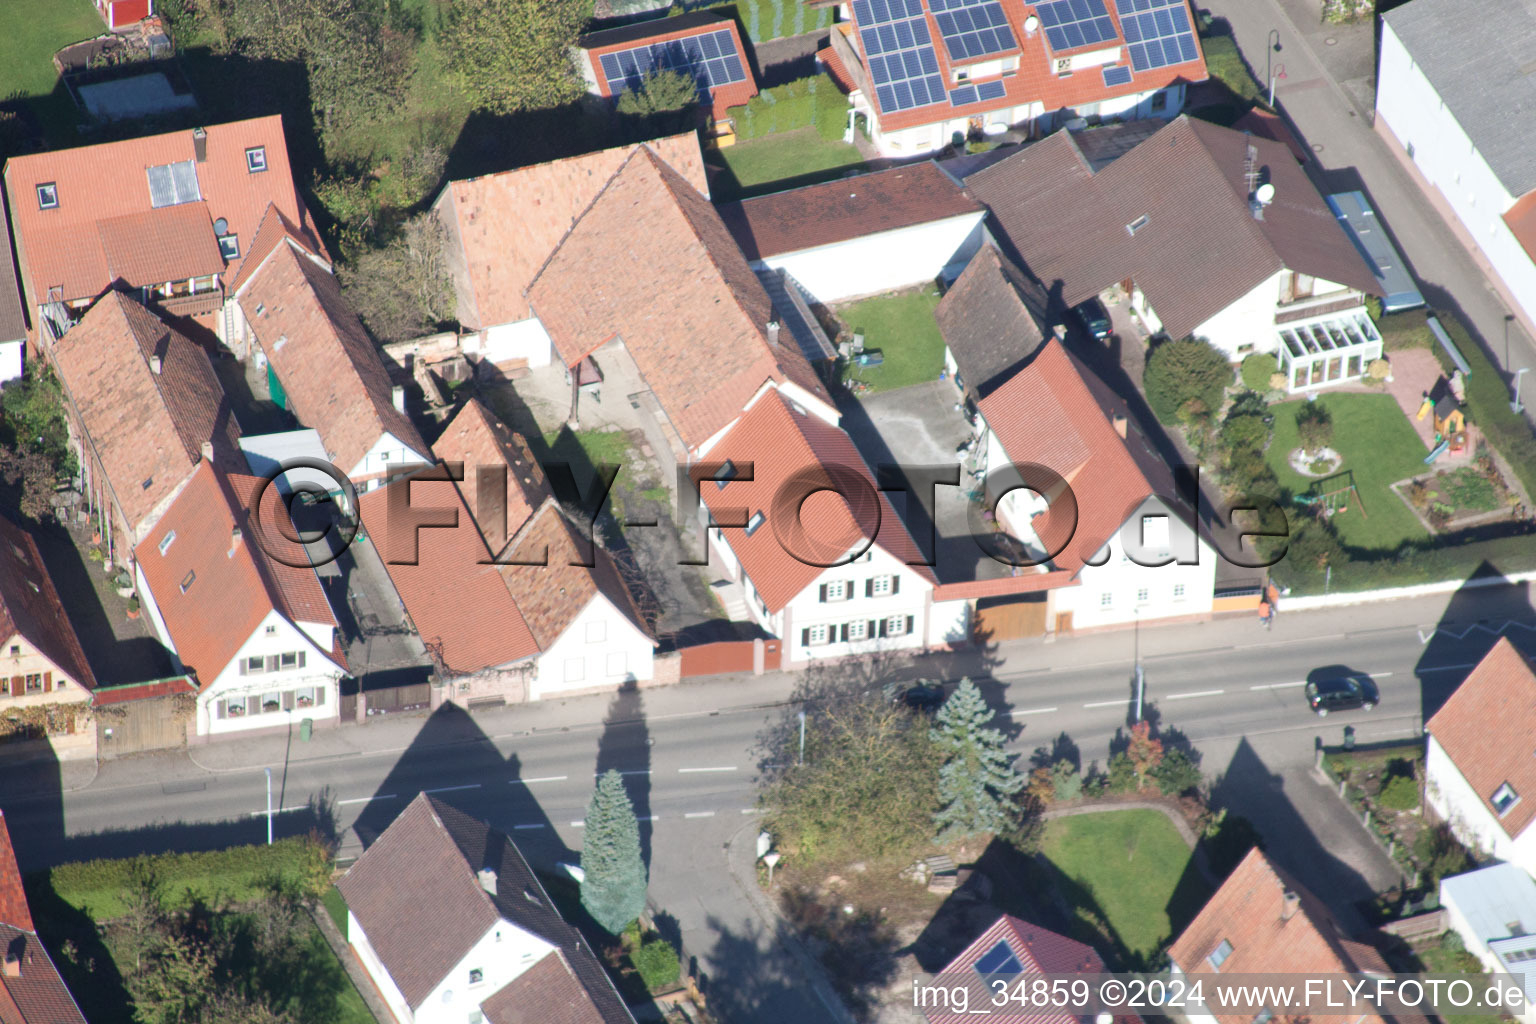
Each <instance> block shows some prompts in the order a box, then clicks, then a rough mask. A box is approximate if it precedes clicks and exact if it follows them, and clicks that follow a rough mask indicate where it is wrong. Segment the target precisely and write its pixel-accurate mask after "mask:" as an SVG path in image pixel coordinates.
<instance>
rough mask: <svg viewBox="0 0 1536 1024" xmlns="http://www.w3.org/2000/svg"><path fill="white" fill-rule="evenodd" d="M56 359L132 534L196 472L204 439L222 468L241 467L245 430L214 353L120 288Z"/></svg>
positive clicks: (56, 350) (64, 344) (80, 327)
mask: <svg viewBox="0 0 1536 1024" xmlns="http://www.w3.org/2000/svg"><path fill="white" fill-rule="evenodd" d="M157 356H158V357H159V359H160V372H159V373H158V374H157V373H155V372H154V370H153V368H152V360H153V359H154V358H155V357H157ZM54 363H55V365H56V366H57V367H58V371H59V378H60V383H61V384H62V385H63V387H64V391H65V394H66V395H67V396H68V399H69V401H70V403H71V404H72V405H73V406H74V409H75V412H76V413H77V414H78V416H79V418H80V423H81V425H82V426H83V427H84V429H85V433H86V435H87V442H88V451H89V452H90V453H91V454H93V455H94V456H95V457H96V458H97V459H98V460H100V463H101V467H102V470H103V472H105V474H106V476H107V481H108V483H109V484H110V485H111V487H112V491H113V493H114V494H115V495H116V497H117V501H118V503H119V504H120V505H121V506H122V508H123V512H124V514H125V515H126V516H127V518H128V521H129V523H131V524H132V525H133V527H134V528H135V529H137V528H138V527H139V524H140V523H141V522H143V520H144V519H145V517H146V516H148V515H149V514H150V513H151V512H152V511H153V510H154V509H155V508H157V507H158V506H159V505H160V503H161V502H163V501H164V500H165V499H166V498H167V497H169V496H170V495H171V494H172V493H174V492H175V491H176V489H177V488H179V487H180V486H181V485H182V484H183V483H184V482H185V481H186V479H187V477H189V476H191V474H192V471H193V469H194V468H195V467H196V466H197V463H198V461H199V459H201V457H202V446H203V442H204V441H211V442H212V443H213V457H214V460H215V461H216V462H219V463H220V464H222V465H226V466H232V467H233V466H243V465H244V459H243V457H242V456H241V454H240V441H239V439H240V427H239V425H238V424H237V423H236V422H235V417H234V413H233V411H232V409H231V408H230V402H229V398H228V396H226V395H225V394H224V389H223V387H222V386H220V384H219V379H218V377H217V376H215V375H214V372H213V364H212V363H210V362H209V361H208V355H207V353H206V352H204V351H203V349H202V347H201V346H199V345H198V344H197V343H196V342H194V341H192V340H190V339H189V338H187V337H186V336H185V335H183V334H181V333H180V332H178V331H176V330H174V329H173V328H171V327H169V326H168V325H167V324H166V323H165V322H164V321H163V320H161V319H160V318H159V317H157V316H155V314H153V313H151V312H150V311H149V310H147V309H145V308H144V307H143V306H141V305H139V304H138V303H137V302H135V301H134V300H133V299H131V298H129V297H128V296H126V295H124V294H122V293H121V292H118V291H112V292H109V293H108V294H107V295H106V296H104V297H103V298H102V299H101V301H100V302H98V303H96V305H94V306H92V307H91V309H90V311H89V312H87V313H86V315H85V317H84V318H83V319H82V320H81V321H80V323H79V324H77V325H76V326H75V327H74V328H73V329H71V330H70V332H69V333H68V334H66V335H65V336H64V338H63V339H62V340H61V341H59V342H58V344H57V345H56V346H55V348H54ZM146 481H148V482H149V485H148V486H147V487H146V486H145V482H146Z"/></svg>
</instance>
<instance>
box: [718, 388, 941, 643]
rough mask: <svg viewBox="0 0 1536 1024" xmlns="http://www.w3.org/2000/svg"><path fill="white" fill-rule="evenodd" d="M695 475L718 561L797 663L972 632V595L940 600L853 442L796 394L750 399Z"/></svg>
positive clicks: (752, 614) (915, 549)
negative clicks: (966, 598)
mask: <svg viewBox="0 0 1536 1024" xmlns="http://www.w3.org/2000/svg"><path fill="white" fill-rule="evenodd" d="M749 474H750V475H749ZM694 479H695V480H696V481H697V484H698V488H699V495H700V498H701V501H700V505H699V519H700V522H701V523H702V524H703V525H704V526H705V528H706V529H707V530H708V536H709V552H710V560H711V563H714V564H718V565H719V566H720V568H721V569H722V570H723V571H724V572H725V573H726V574H727V575H728V576H729V577H730V578H731V579H733V580H736V581H738V582H739V583H740V584H741V586H742V588H743V589H744V590H745V593H746V604H747V611H748V614H749V615H750V617H751V619H752V621H754V622H755V623H756V624H757V625H758V626H760V627H761V628H762V629H764V630H765V631H767V632H768V633H771V634H772V635H774V636H777V637H780V638H782V639H783V641H784V651H783V661H784V664H785V665H786V666H790V665H803V664H805V663H806V662H809V661H812V660H815V659H818V658H829V657H841V656H844V655H850V654H865V653H872V652H875V651H886V650H921V649H924V648H927V647H930V646H938V645H943V644H948V643H958V642H963V641H964V640H966V639H967V638H968V636H969V633H968V630H969V607H968V605H967V602H965V601H964V600H957V601H943V602H935V601H934V586H935V584H936V582H937V580H936V577H935V576H934V573H933V570H932V569H931V568H930V567H928V566H926V565H922V564H916V563H920V562H921V561H922V556H921V554H920V553H919V550H918V547H917V545H916V543H915V542H914V541H913V540H912V537H911V535H910V534H909V533H908V532H907V529H906V527H905V526H904V525H903V524H902V522H901V520H900V519H899V518H898V517H897V515H896V513H895V511H894V509H893V508H892V507H891V503H890V502H889V500H888V499H887V498H886V496H885V495H884V494H882V493H880V492H879V491H877V490H876V489H875V482H874V478H873V476H872V475H871V474H870V472H869V469H868V468H867V467H866V466H865V464H864V460H863V459H862V458H861V457H860V456H859V453H858V451H857V450H856V449H855V448H854V446H853V441H852V440H851V439H850V438H849V437H848V435H847V434H846V433H844V432H843V430H842V429H841V428H839V427H835V426H833V425H832V424H830V423H827V422H826V421H825V420H822V419H821V418H820V417H818V416H815V415H812V414H811V413H810V412H808V411H807V410H806V409H804V408H802V407H801V406H799V405H798V404H796V403H795V402H794V401H793V400H791V399H790V398H789V397H787V396H786V395H783V394H781V393H779V392H777V391H770V392H768V393H767V394H765V395H763V396H762V397H761V398H760V399H759V400H758V401H757V402H755V403H754V404H753V405H752V406H751V407H750V408H748V410H747V412H746V413H745V414H744V415H743V416H742V418H741V420H740V421H739V422H738V423H737V424H736V425H735V426H734V427H733V428H732V429H731V430H730V431H729V432H728V433H727V434H726V435H725V437H724V439H722V440H721V441H720V442H719V444H717V445H716V446H715V447H714V448H713V449H712V450H711V452H710V454H709V458H708V461H707V462H704V463H700V464H698V465H697V466H696V468H695V477H694ZM717 560H718V561H717Z"/></svg>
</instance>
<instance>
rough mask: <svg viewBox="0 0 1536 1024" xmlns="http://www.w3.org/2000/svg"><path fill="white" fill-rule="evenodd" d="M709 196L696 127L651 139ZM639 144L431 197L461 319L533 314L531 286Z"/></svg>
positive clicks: (476, 324)
mask: <svg viewBox="0 0 1536 1024" xmlns="http://www.w3.org/2000/svg"><path fill="white" fill-rule="evenodd" d="M645 145H646V146H647V147H648V148H649V149H651V150H653V151H654V152H655V153H656V154H657V155H658V156H660V157H661V159H662V160H664V161H666V162H667V163H668V164H669V165H671V166H672V167H673V168H675V169H676V170H677V172H678V173H679V174H681V175H682V176H683V177H684V178H685V179H686V180H687V181H688V183H689V184H690V185H692V186H693V187H694V189H696V190H697V191H698V192H699V193H700V194H701V195H706V196H707V195H708V194H709V184H708V182H707V181H706V179H705V176H704V155H703V152H702V151H701V150H700V149H699V139H698V134H697V133H696V132H686V133H684V134H681V135H673V136H670V137H668V138H663V139H653V140H652V141H650V142H648V143H646V144H645ZM634 149H635V147H633V146H619V147H616V148H614V149H604V150H599V151H598V152H595V153H585V154H582V155H581V156H573V157H567V158H566V159H564V160H554V161H551V162H549V163H543V164H534V165H533V166H531V167H519V168H517V169H516V170H511V171H503V172H501V173H499V174H488V175H485V176H484V177H480V178H466V179H464V180H461V181H452V182H449V183H448V186H447V187H446V188H445V189H443V191H442V193H441V194H440V195H439V196H438V198H437V199H436V200H435V201H434V202H433V204H432V205H433V209H434V210H435V211H436V213H437V216H438V217H439V219H441V220H442V221H443V222H444V225H445V226H446V227H447V229H448V234H449V239H450V243H451V244H450V253H451V259H450V262H451V263H452V264H453V277H454V288H455V291H456V292H457V295H458V306H459V309H458V313H459V322H460V323H462V324H464V325H465V326H466V327H471V328H474V329H476V330H479V329H481V328H485V327H492V326H495V325H496V324H503V323H510V322H512V321H516V320H526V319H527V318H528V317H529V315H530V314H529V310H528V300H527V298H526V297H525V293H526V292H527V289H528V286H529V285H531V284H532V283H533V279H534V278H535V277H537V276H538V273H539V268H540V267H542V266H543V265H544V261H545V260H547V259H548V258H549V254H550V253H552V252H554V251H555V248H556V246H558V245H559V244H560V240H561V239H562V238H564V237H565V235H566V233H567V232H568V231H570V230H571V227H572V226H573V225H575V223H576V221H577V220H578V219H579V218H580V217H581V214H582V211H584V210H585V209H586V208H587V207H588V206H589V205H590V204H591V202H592V200H593V198H595V197H596V196H597V194H598V192H600V191H601V190H602V188H603V186H604V185H605V184H606V183H607V182H608V179H609V178H611V177H613V174H614V172H615V171H617V170H618V169H619V166H620V165H621V164H622V163H623V162H624V160H625V159H626V158H627V157H628V156H629V155H630V153H632V152H633V151H634Z"/></svg>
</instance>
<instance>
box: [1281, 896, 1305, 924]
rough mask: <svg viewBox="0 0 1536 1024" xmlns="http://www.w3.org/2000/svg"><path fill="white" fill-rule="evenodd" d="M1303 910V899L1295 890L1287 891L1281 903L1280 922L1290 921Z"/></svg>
mask: <svg viewBox="0 0 1536 1024" xmlns="http://www.w3.org/2000/svg"><path fill="white" fill-rule="evenodd" d="M1299 909H1301V897H1300V896H1298V895H1297V894H1296V892H1295V890H1293V889H1287V890H1285V895H1284V896H1283V897H1282V898H1281V902H1280V920H1282V921H1289V920H1290V919H1291V918H1292V917H1293V916H1295V914H1296V911H1297V910H1299Z"/></svg>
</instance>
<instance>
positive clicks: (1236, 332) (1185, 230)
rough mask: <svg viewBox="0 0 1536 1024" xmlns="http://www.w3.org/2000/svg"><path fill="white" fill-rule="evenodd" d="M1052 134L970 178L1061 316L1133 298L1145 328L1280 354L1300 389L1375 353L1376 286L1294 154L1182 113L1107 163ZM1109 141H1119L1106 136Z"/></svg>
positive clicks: (1235, 350) (1071, 137)
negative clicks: (1370, 306)
mask: <svg viewBox="0 0 1536 1024" xmlns="http://www.w3.org/2000/svg"><path fill="white" fill-rule="evenodd" d="M1119 130H1120V126H1111V127H1110V128H1107V129H1106V128H1098V129H1091V130H1089V131H1087V132H1083V133H1077V132H1070V131H1068V132H1057V133H1056V134H1054V135H1051V136H1050V137H1048V138H1046V139H1044V140H1042V141H1040V142H1037V143H1035V144H1033V145H1030V146H1026V147H1024V148H1022V149H1020V150H1019V151H1018V152H1016V153H1014V154H1013V155H1011V156H1008V157H1007V158H1005V159H1002V160H999V161H997V162H994V163H991V164H990V165H988V166H986V167H983V168H982V169H980V170H977V171H974V172H973V173H970V174H968V175H967V176H966V177H965V184H966V187H967V188H968V189H969V190H970V191H971V194H973V195H974V196H976V198H978V199H980V200H981V201H982V202H983V203H985V204H986V205H987V207H988V208H989V210H990V211H991V226H992V231H993V234H994V236H995V237H996V238H997V240H998V242H999V244H1000V245H1001V246H1002V248H1003V251H1004V253H1005V254H1006V255H1008V256H1009V257H1010V258H1012V259H1013V260H1015V261H1016V262H1018V264H1019V265H1020V266H1021V267H1022V268H1023V269H1025V270H1026V271H1028V272H1029V273H1030V274H1031V275H1033V276H1034V277H1035V278H1036V279H1037V280H1039V281H1040V282H1041V284H1042V285H1044V287H1045V289H1046V291H1047V293H1048V294H1049V295H1050V297H1051V301H1052V316H1053V317H1058V316H1060V315H1061V314H1062V312H1064V311H1065V310H1067V309H1068V308H1070V307H1072V306H1076V305H1077V304H1079V303H1081V302H1083V301H1085V300H1087V299H1091V298H1095V297H1103V298H1106V299H1108V300H1110V301H1124V302H1127V303H1128V304H1129V308H1130V310H1131V312H1132V314H1133V315H1134V316H1135V317H1136V318H1138V319H1139V321H1140V323H1141V325H1142V326H1143V328H1144V329H1145V330H1146V331H1147V332H1148V333H1150V334H1158V333H1163V334H1166V335H1167V336H1169V337H1172V338H1184V337H1197V338H1204V339H1206V340H1208V341H1209V342H1210V343H1211V344H1213V345H1214V346H1216V347H1217V348H1218V349H1220V350H1221V351H1222V352H1224V353H1225V354H1226V355H1227V356H1228V358H1230V359H1232V360H1233V361H1234V362H1235V361H1239V360H1241V359H1243V358H1244V357H1245V356H1247V355H1248V354H1250V353H1253V352H1272V353H1274V355H1275V356H1276V358H1277V359H1278V360H1279V363H1280V368H1281V370H1282V372H1284V373H1285V374H1286V377H1287V380H1288V382H1289V383H1288V387H1289V389H1290V390H1292V391H1307V390H1310V389H1313V388H1318V387H1322V386H1325V385H1329V384H1338V383H1344V382H1348V381H1351V380H1357V379H1359V378H1360V377H1361V376H1363V375H1364V373H1365V369H1366V367H1367V366H1368V365H1369V364H1370V362H1371V361H1372V360H1374V359H1377V358H1379V357H1380V356H1381V353H1382V341H1381V336H1380V334H1379V333H1378V332H1377V330H1376V327H1375V325H1374V323H1373V322H1372V321H1371V319H1370V317H1369V316H1368V315H1367V314H1366V309H1365V300H1366V297H1367V296H1370V295H1377V294H1379V293H1380V291H1381V286H1380V284H1379V283H1378V282H1377V280H1376V276H1375V273H1374V272H1373V271H1372V269H1371V268H1370V267H1369V266H1367V265H1366V262H1365V259H1364V258H1363V257H1362V256H1361V254H1360V250H1359V249H1357V248H1356V246H1355V244H1354V242H1353V240H1351V239H1350V237H1349V236H1348V235H1347V234H1346V233H1345V231H1344V229H1343V228H1342V227H1340V225H1339V223H1338V220H1337V219H1336V218H1335V216H1334V214H1333V211H1332V210H1331V209H1330V208H1329V206H1328V204H1327V202H1326V201H1325V200H1324V199H1323V197H1322V196H1321V195H1319V194H1318V192H1317V190H1316V189H1315V188H1314V187H1313V186H1312V183H1311V181H1309V180H1308V178H1307V176H1306V173H1305V172H1304V171H1303V170H1302V168H1301V167H1300V166H1299V165H1298V164H1297V163H1296V160H1295V159H1294V158H1293V157H1292V156H1291V154H1290V152H1289V150H1287V149H1286V147H1285V146H1284V145H1283V144H1281V143H1278V142H1272V141H1270V140H1268V139H1262V138H1259V137H1257V136H1252V135H1245V134H1243V133H1241V132H1236V131H1233V130H1231V129H1229V128H1221V127H1219V126H1217V125H1214V124H1210V123H1208V122H1205V121H1198V120H1194V119H1191V118H1188V117H1178V118H1176V119H1174V120H1173V121H1172V122H1171V123H1169V124H1168V125H1166V126H1164V127H1162V128H1161V129H1159V130H1158V131H1157V132H1156V133H1154V134H1153V135H1151V136H1150V137H1147V138H1145V139H1144V141H1141V142H1140V143H1139V144H1137V145H1135V146H1134V147H1132V148H1131V149H1129V150H1128V151H1125V152H1124V153H1123V155H1116V156H1113V158H1112V159H1110V160H1109V161H1108V162H1107V163H1105V162H1102V161H1096V160H1092V159H1090V158H1089V154H1088V153H1087V152H1085V148H1088V147H1086V146H1085V143H1086V140H1088V139H1091V138H1094V137H1095V136H1096V135H1097V134H1098V133H1100V132H1110V133H1115V134H1116V136H1117V137H1118V132H1119ZM1099 148H1101V149H1108V150H1109V153H1111V154H1112V153H1114V152H1116V150H1117V149H1118V147H1113V146H1111V147H1099Z"/></svg>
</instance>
